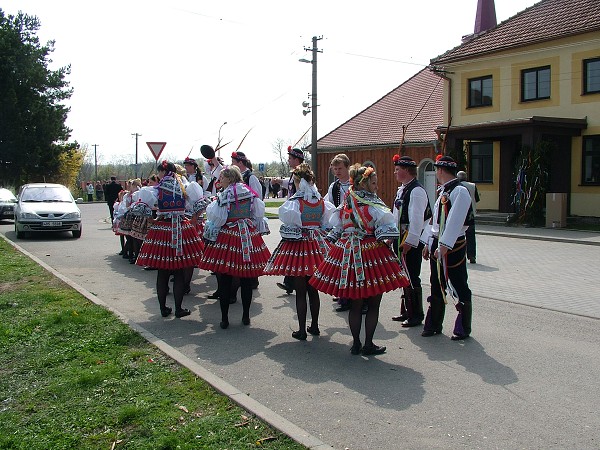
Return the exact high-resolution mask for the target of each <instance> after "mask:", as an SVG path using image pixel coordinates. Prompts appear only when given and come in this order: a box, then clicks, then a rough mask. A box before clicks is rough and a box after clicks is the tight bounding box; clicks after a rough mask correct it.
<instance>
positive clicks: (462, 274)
mask: <svg viewBox="0 0 600 450" xmlns="http://www.w3.org/2000/svg"><path fill="white" fill-rule="evenodd" d="M434 166H435V169H436V171H435V176H436V178H437V180H438V182H439V184H440V186H439V188H438V197H437V200H436V202H435V206H434V208H433V217H432V218H431V223H430V226H427V227H426V229H425V231H424V232H423V235H422V237H421V241H422V242H423V243H424V244H425V245H426V247H425V249H424V250H423V258H425V260H428V259H429V265H430V268H431V278H430V282H431V296H430V297H429V298H428V299H427V301H428V302H429V309H428V311H427V317H426V318H425V326H424V329H423V332H422V333H421V335H422V336H425V337H429V336H433V335H436V334H440V333H441V332H442V324H443V322H444V314H445V311H446V302H447V300H446V293H447V292H448V293H449V294H451V296H452V297H454V296H456V297H457V299H456V300H457V302H456V305H455V306H456V309H457V310H458V316H457V318H456V322H455V325H454V332H453V336H452V340H463V339H466V338H468V337H469V335H470V334H471V317H472V313H473V308H472V303H471V290H470V289H469V284H468V275H467V264H466V244H467V241H466V238H465V232H466V231H467V228H468V227H469V224H470V223H471V222H472V220H473V210H472V208H471V196H470V195H469V191H468V190H467V188H466V187H464V186H463V185H461V184H460V180H459V179H458V178H456V172H457V164H456V162H455V161H454V160H453V159H452V158H451V157H449V156H441V157H438V158H437V159H436V162H435V163H434ZM430 256H431V259H430Z"/></svg>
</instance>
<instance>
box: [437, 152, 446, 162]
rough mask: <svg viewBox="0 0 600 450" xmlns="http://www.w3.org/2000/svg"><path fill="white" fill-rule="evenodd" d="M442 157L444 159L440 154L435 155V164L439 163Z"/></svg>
mask: <svg viewBox="0 0 600 450" xmlns="http://www.w3.org/2000/svg"><path fill="white" fill-rule="evenodd" d="M443 157H444V155H442V154H441V153H440V154H439V155H437V156H436V157H435V162H438V161H439V160H440V159H441V158H443Z"/></svg>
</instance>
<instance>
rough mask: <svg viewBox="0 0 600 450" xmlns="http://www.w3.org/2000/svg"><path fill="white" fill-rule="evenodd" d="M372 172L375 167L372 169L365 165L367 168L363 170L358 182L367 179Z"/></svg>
mask: <svg viewBox="0 0 600 450" xmlns="http://www.w3.org/2000/svg"><path fill="white" fill-rule="evenodd" d="M373 172H375V169H373V168H372V167H367V169H366V170H365V173H363V175H362V178H361V179H360V181H359V183H358V184H361V183H363V182H364V181H365V180H368V179H369V177H370V176H371V175H372V174H373Z"/></svg>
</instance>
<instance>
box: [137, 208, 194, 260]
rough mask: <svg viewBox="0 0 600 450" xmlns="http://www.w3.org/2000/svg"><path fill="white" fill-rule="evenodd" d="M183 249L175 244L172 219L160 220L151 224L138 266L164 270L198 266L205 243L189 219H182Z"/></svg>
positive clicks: (139, 255) (138, 258)
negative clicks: (179, 248) (178, 249)
mask: <svg viewBox="0 0 600 450" xmlns="http://www.w3.org/2000/svg"><path fill="white" fill-rule="evenodd" d="M181 250H182V254H181V255H178V254H177V248H176V246H174V245H173V228H172V225H171V219H167V220H160V221H158V222H157V223H155V224H153V225H151V226H150V228H149V229H148V233H147V234H146V238H145V239H144V243H143V244H142V247H141V248H140V253H139V254H138V257H137V260H136V261H135V263H136V264H137V265H138V266H147V267H153V268H155V269H163V270H178V269H185V268H186V267H197V266H199V264H200V262H201V261H202V258H203V256H202V255H203V252H204V243H203V242H202V239H200V237H199V236H198V233H197V232H196V227H194V225H192V223H191V222H190V221H189V220H182V221H181Z"/></svg>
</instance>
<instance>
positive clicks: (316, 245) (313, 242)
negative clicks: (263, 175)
mask: <svg viewBox="0 0 600 450" xmlns="http://www.w3.org/2000/svg"><path fill="white" fill-rule="evenodd" d="M292 178H293V182H294V187H295V194H294V195H292V196H291V197H290V198H289V199H288V200H287V201H286V202H285V203H284V204H283V205H281V206H280V207H279V219H280V220H281V222H282V225H281V229H280V231H281V242H280V243H279V245H278V246H277V248H276V249H275V251H274V252H273V254H272V255H271V258H270V259H269V262H268V263H267V266H266V267H265V274H267V275H284V276H286V277H291V279H292V280H293V283H294V284H293V287H294V289H295V291H296V313H297V314H298V325H299V329H298V331H294V332H293V333H292V337H293V338H294V339H298V340H301V341H303V340H306V337H307V334H306V332H309V333H310V334H312V335H319V334H321V332H320V330H319V309H320V301H319V292H318V291H317V290H316V289H315V288H314V287H312V286H311V285H309V284H308V280H309V278H310V277H311V276H312V275H313V274H314V272H315V270H316V269H317V267H318V266H319V265H320V264H321V262H323V259H324V257H325V256H326V254H327V252H328V251H329V243H328V242H327V241H326V240H325V239H324V238H325V233H324V231H323V230H324V229H325V228H329V218H330V217H331V215H332V214H333V213H334V211H335V206H334V205H333V204H332V203H329V202H326V201H324V200H323V199H322V198H321V194H319V192H318V191H317V188H316V187H315V175H314V173H313V172H312V170H311V169H310V166H309V165H308V164H304V163H303V164H300V165H299V166H297V167H296V168H295V169H294V171H293V172H292ZM307 294H308V299H309V302H310V315H311V325H310V327H307V326H306V313H307V305H306V296H307Z"/></svg>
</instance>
